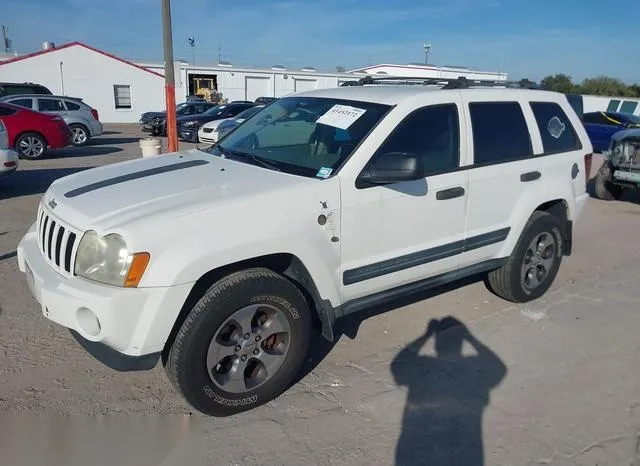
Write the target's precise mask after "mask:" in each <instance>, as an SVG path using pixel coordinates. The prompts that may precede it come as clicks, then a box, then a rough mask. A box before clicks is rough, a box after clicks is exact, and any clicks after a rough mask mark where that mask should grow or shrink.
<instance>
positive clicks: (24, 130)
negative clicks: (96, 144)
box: [0, 83, 103, 163]
mask: <svg viewBox="0 0 640 466" xmlns="http://www.w3.org/2000/svg"><path fill="white" fill-rule="evenodd" d="M0 122H2V124H3V127H4V128H5V132H6V134H5V136H6V140H7V141H6V145H7V148H6V150H13V151H15V152H17V154H18V156H19V157H20V158H23V159H31V160H35V159H40V158H42V157H43V156H44V155H45V153H46V151H47V150H48V149H59V148H62V147H67V146H71V145H73V146H84V145H86V144H87V143H88V142H89V140H90V139H91V138H93V137H96V136H100V135H101V134H102V133H103V126H102V123H101V122H100V117H99V115H98V111H97V110H96V109H94V108H92V107H91V106H90V105H87V104H86V103H85V102H83V101H82V99H81V98H77V97H70V96H60V95H54V94H53V93H51V91H49V89H47V88H46V87H44V86H41V85H39V84H32V83H22V84H20V83H0ZM3 163H4V162H3Z"/></svg>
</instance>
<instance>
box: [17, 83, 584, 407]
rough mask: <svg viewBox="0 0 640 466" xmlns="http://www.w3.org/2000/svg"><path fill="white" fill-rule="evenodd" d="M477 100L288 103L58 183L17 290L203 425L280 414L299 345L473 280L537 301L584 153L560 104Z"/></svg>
mask: <svg viewBox="0 0 640 466" xmlns="http://www.w3.org/2000/svg"><path fill="white" fill-rule="evenodd" d="M473 87H474V86H473V85H472V86H469V85H463V84H462V83H460V85H456V82H454V81H452V82H450V83H448V84H447V86H445V88H444V89H443V88H442V85H418V86H416V85H398V84H397V83H396V84H389V85H385V84H384V82H383V84H380V83H378V82H373V83H372V84H366V85H365V84H364V83H363V84H362V85H358V86H348V87H340V88H336V89H326V90H315V91H309V92H302V93H297V94H293V95H291V96H287V97H284V98H281V99H279V100H277V101H275V102H274V103H272V104H270V105H268V106H266V107H265V108H264V109H262V110H261V111H260V112H259V113H257V114H256V115H254V116H253V117H251V118H250V119H248V120H247V121H246V122H244V123H243V124H242V125H240V126H239V127H238V128H236V129H235V130H233V131H232V132H231V133H229V134H228V135H227V136H226V137H224V138H223V139H222V140H221V141H219V143H217V144H215V145H213V146H212V147H210V148H208V149H206V150H189V151H184V152H178V153H171V154H165V155H160V156H154V157H149V158H143V159H138V160H133V161H128V162H124V163H116V164H112V165H108V166H104V167H100V168H94V169H91V170H87V171H83V172H81V173H77V174H74V175H71V176H67V177H64V178H61V179H59V180H57V181H55V182H54V183H53V184H52V185H51V187H50V188H49V189H48V191H47V192H46V193H45V195H44V196H43V198H42V201H41V203H40V205H39V208H38V212H37V217H36V219H35V222H34V224H33V226H32V227H31V228H30V230H29V231H28V232H27V234H26V235H25V237H24V238H23V240H22V241H21V243H20V245H19V248H18V260H19V267H20V270H21V271H22V272H24V273H25V274H26V276H27V279H28V283H29V286H30V288H31V290H32V292H33V294H34V296H35V298H36V299H37V301H38V302H39V303H40V305H41V306H42V312H43V314H44V316H45V317H46V318H48V319H50V320H52V321H54V322H57V323H58V324H60V325H62V326H64V327H68V328H69V329H70V330H71V332H72V334H73V335H74V336H75V338H76V339H77V340H78V342H79V343H80V344H81V345H82V346H83V347H84V348H85V349H86V350H87V351H89V352H90V353H91V354H92V355H94V356H95V357H96V358H97V359H99V360H100V361H102V362H104V363H105V364H107V365H108V366H110V367H112V368H114V369H116V370H143V369H150V368H152V367H154V366H155V365H156V364H157V362H158V361H159V360H160V359H161V360H162V363H163V364H164V366H165V368H166V370H167V373H168V376H169V378H170V379H171V381H172V383H173V384H174V386H175V388H176V390H177V391H178V392H180V393H181V395H182V396H183V397H184V398H185V399H186V401H187V402H188V403H190V404H191V405H192V406H193V407H194V408H195V409H197V410H199V411H201V412H203V413H205V414H208V415H214V416H227V415H232V414H235V413H238V412H241V411H244V410H248V409H251V408H254V407H256V406H258V405H261V404H263V403H266V402H268V401H269V400H272V399H273V398H275V397H277V396H278V395H279V394H281V393H282V392H283V391H284V390H286V389H287V388H288V386H289V385H290V383H291V382H292V380H293V379H294V377H295V375H296V373H297V371H298V370H299V368H300V366H301V363H302V361H303V359H304V357H305V354H306V352H307V349H308V345H309V341H310V335H311V333H310V332H312V331H313V328H314V326H317V327H318V328H319V330H320V331H321V332H322V334H323V335H324V336H325V337H327V338H328V339H330V340H332V339H333V338H334V335H333V324H334V321H335V320H336V319H337V318H340V317H342V316H345V315H347V314H350V313H353V312H357V311H359V310H362V309H364V308H367V307H368V306H372V305H375V304H378V303H381V302H384V301H388V300H393V299H396V298H399V297H402V296H404V295H406V294H409V293H414V292H418V291H422V290H424V289H426V288H430V287H434V286H438V285H441V284H444V283H447V282H451V281H454V280H458V279H460V278H462V277H465V276H468V275H471V274H479V273H484V274H486V276H487V284H488V286H489V288H490V289H491V290H492V291H493V292H494V293H496V294H498V295H499V296H501V297H503V298H504V299H506V300H510V301H513V302H526V301H529V300H533V299H536V298H538V297H540V296H541V295H543V294H544V293H545V292H546V291H547V290H548V288H549V287H550V286H551V284H552V282H553V280H554V278H555V276H556V273H557V271H558V268H559V267H560V263H561V260H562V257H563V256H566V255H569V254H570V253H571V249H572V233H573V228H574V225H575V222H576V221H577V220H578V219H579V218H580V215H581V213H582V212H583V209H584V206H585V203H586V201H587V198H588V194H587V192H586V182H587V178H588V173H589V171H590V164H591V152H592V147H591V144H590V142H589V138H588V137H587V134H586V132H585V130H584V128H583V126H582V124H581V122H580V120H579V118H578V116H577V114H576V113H575V111H574V110H573V109H572V107H571V106H570V105H569V103H568V101H567V99H566V96H564V95H563V94H557V93H551V92H546V91H540V90H531V89H511V88H504V87H503V88H496V87H495V86H489V85H486V86H481V87H480V88H473ZM475 87H478V86H475Z"/></svg>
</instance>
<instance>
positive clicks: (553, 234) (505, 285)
mask: <svg viewBox="0 0 640 466" xmlns="http://www.w3.org/2000/svg"><path fill="white" fill-rule="evenodd" d="M561 232H562V226H561V225H560V222H559V220H558V218H557V217H555V216H554V215H551V214H550V213H548V212H540V211H537V212H534V214H533V215H532V216H531V218H530V219H529V221H528V222H527V225H526V226H525V228H524V230H523V231H522V234H521V236H520V239H519V240H518V243H517V244H516V246H515V248H514V249H513V252H512V254H511V256H510V257H509V258H508V259H507V262H506V263H505V264H504V265H503V266H502V267H500V268H499V269H496V270H493V271H491V272H489V274H488V276H487V287H488V288H489V289H490V290H491V291H492V292H493V293H495V294H496V295H498V296H500V297H501V298H503V299H506V300H507V301H512V302H517V303H525V302H528V301H533V300H535V299H538V298H539V297H541V296H542V295H544V294H545V293H546V292H547V290H548V289H549V288H550V287H551V285H552V284H553V280H554V279H555V277H556V275H557V274H558V270H559V269H560V263H561V262H562V255H563V252H562V251H563V250H562V233H561Z"/></svg>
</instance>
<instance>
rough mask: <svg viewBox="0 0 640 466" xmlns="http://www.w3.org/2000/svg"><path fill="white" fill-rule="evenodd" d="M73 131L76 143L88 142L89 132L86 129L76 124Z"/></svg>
mask: <svg viewBox="0 0 640 466" xmlns="http://www.w3.org/2000/svg"><path fill="white" fill-rule="evenodd" d="M72 132H73V143H74V144H76V145H77V144H84V143H85V142H87V132H86V131H85V130H84V129H82V128H80V127H78V126H76V127H74V128H73V130H72Z"/></svg>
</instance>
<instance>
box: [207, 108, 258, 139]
mask: <svg viewBox="0 0 640 466" xmlns="http://www.w3.org/2000/svg"><path fill="white" fill-rule="evenodd" d="M263 108H264V105H256V106H254V107H251V108H248V109H246V110H244V111H242V112H240V113H238V115H236V116H235V117H232V118H223V119H222V120H214V121H210V122H209V123H205V124H204V125H202V126H201V127H200V129H199V130H198V141H199V142H202V143H207V144H215V143H216V142H218V139H219V138H220V134H219V131H218V128H219V127H220V126H221V125H222V126H224V125H228V124H230V123H231V122H233V123H234V124H238V125H239V124H241V123H244V121H245V120H247V119H248V118H251V117H252V116H253V115H255V114H256V113H258V112H259V111H260V110H262V109H263Z"/></svg>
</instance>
